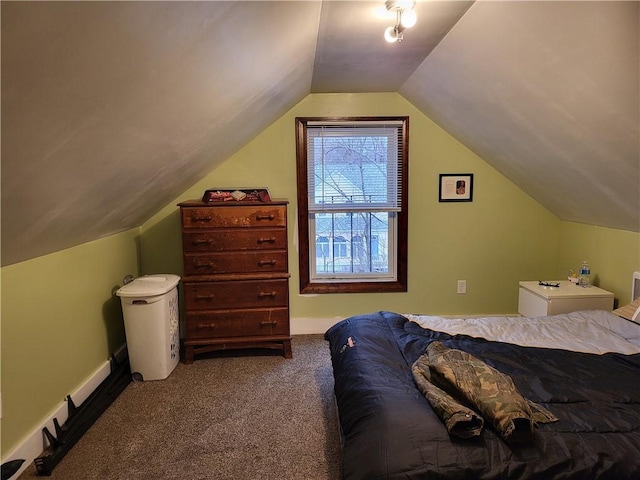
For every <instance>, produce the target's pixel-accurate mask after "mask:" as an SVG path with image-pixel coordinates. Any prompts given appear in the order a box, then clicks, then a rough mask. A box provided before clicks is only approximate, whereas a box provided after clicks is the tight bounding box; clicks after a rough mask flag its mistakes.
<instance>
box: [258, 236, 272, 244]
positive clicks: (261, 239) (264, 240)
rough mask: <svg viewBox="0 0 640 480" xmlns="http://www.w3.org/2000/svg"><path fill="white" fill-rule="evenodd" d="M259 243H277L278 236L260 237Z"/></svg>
mask: <svg viewBox="0 0 640 480" xmlns="http://www.w3.org/2000/svg"><path fill="white" fill-rule="evenodd" d="M258 243H276V237H266V238H259V239H258Z"/></svg>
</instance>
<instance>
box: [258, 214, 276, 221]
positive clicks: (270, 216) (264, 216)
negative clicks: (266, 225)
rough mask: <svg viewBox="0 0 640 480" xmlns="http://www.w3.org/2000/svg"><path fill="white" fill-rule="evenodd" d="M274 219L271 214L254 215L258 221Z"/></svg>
mask: <svg viewBox="0 0 640 480" xmlns="http://www.w3.org/2000/svg"><path fill="white" fill-rule="evenodd" d="M274 218H276V217H275V215H274V214H273V213H270V214H269V215H256V220H258V221H260V220H273V219H274Z"/></svg>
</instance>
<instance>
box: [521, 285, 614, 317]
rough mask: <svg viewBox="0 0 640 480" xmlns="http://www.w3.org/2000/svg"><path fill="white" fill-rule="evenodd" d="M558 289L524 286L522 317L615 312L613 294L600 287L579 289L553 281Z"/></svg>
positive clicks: (522, 288)
mask: <svg viewBox="0 0 640 480" xmlns="http://www.w3.org/2000/svg"><path fill="white" fill-rule="evenodd" d="M548 283H559V284H560V286H558V287H546V286H543V285H539V282H520V292H519V295H518V313H520V315H523V316H525V317H542V316H545V315H556V314H558V313H568V312H575V311H578V310H612V309H613V293H611V292H607V291H606V290H603V289H602V288H598V287H593V286H591V287H588V288H584V287H579V286H577V285H575V284H572V283H570V282H569V281H553V282H548Z"/></svg>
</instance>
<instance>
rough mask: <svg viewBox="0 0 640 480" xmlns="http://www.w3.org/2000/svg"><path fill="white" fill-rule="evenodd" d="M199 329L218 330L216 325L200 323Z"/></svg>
mask: <svg viewBox="0 0 640 480" xmlns="http://www.w3.org/2000/svg"><path fill="white" fill-rule="evenodd" d="M198 328H216V324H215V323H213V322H211V323H205V322H200V323H199V324H198Z"/></svg>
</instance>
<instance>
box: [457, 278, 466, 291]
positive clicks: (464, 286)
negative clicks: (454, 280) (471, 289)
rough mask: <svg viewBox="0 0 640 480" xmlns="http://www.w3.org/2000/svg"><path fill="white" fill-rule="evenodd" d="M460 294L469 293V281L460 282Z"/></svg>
mask: <svg viewBox="0 0 640 480" xmlns="http://www.w3.org/2000/svg"><path fill="white" fill-rule="evenodd" d="M458 293H467V281H466V280H458Z"/></svg>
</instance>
